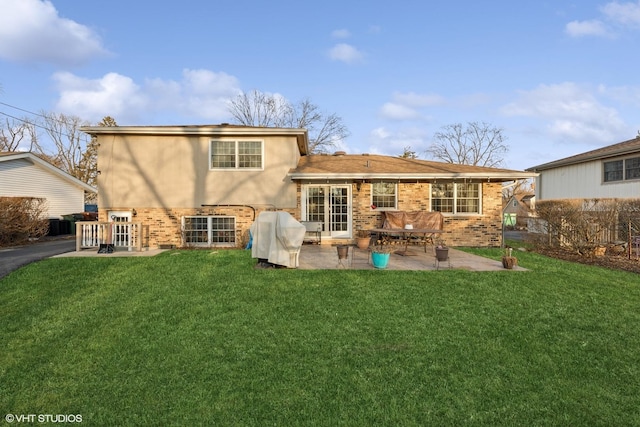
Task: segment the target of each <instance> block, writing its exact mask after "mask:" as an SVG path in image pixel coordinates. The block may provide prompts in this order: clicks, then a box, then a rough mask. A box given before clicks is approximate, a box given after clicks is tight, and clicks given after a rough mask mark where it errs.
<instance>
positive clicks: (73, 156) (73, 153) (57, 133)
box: [39, 112, 91, 182]
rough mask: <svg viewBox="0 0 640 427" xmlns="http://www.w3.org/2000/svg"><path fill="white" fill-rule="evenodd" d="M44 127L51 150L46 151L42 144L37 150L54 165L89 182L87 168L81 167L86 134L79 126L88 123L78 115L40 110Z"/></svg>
mask: <svg viewBox="0 0 640 427" xmlns="http://www.w3.org/2000/svg"><path fill="white" fill-rule="evenodd" d="M41 116H42V118H43V121H44V124H43V125H42V127H44V128H45V130H46V132H47V134H48V135H49V138H50V139H51V142H52V143H53V148H54V149H53V151H48V150H46V149H45V148H44V147H42V145H39V150H40V151H41V153H42V154H44V155H45V156H46V157H47V158H48V159H49V160H50V161H51V163H53V164H54V165H55V166H57V167H59V168H60V169H62V170H63V171H65V172H67V173H68V174H69V175H72V176H74V177H76V178H78V179H79V180H80V181H83V182H89V181H90V179H91V177H90V174H89V172H88V170H87V168H84V167H82V158H83V155H84V152H85V150H86V146H87V142H86V135H85V134H84V133H82V132H81V131H80V127H81V126H86V125H88V124H89V123H88V122H86V121H84V120H82V119H81V118H79V117H75V116H67V115H65V114H62V113H60V114H56V113H48V112H42V114H41Z"/></svg>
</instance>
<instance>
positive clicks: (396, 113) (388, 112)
mask: <svg viewBox="0 0 640 427" xmlns="http://www.w3.org/2000/svg"><path fill="white" fill-rule="evenodd" d="M380 115H381V116H382V117H384V118H386V119H391V120H414V119H418V118H420V112H419V111H417V110H416V109H414V108H411V107H408V106H406V105H401V104H396V103H393V102H387V103H385V104H384V105H383V106H382V108H380Z"/></svg>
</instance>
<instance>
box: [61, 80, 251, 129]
mask: <svg viewBox="0 0 640 427" xmlns="http://www.w3.org/2000/svg"><path fill="white" fill-rule="evenodd" d="M54 80H55V81H56V83H57V87H58V89H59V91H60V99H59V100H58V103H57V110H59V111H61V112H65V113H68V114H73V115H76V116H79V117H82V118H83V119H86V120H90V121H92V122H97V121H99V120H101V119H102V118H103V117H104V116H107V115H109V116H112V117H113V118H115V119H116V121H117V122H118V123H119V124H131V123H135V122H137V121H139V120H144V121H145V122H147V123H148V122H153V115H154V114H164V115H169V116H172V117H176V116H188V117H194V116H195V117H200V118H202V119H205V120H207V121H213V122H215V121H221V120H228V118H229V113H228V111H227V105H228V102H229V100H230V99H231V98H233V97H235V96H236V95H238V94H239V93H240V89H239V84H238V80H237V79H236V78H235V77H233V76H231V75H228V74H225V73H215V72H213V71H209V70H189V69H185V70H183V72H182V79H181V80H180V81H175V80H163V79H158V78H156V79H148V80H146V81H144V82H143V84H142V85H139V84H136V83H135V82H134V81H133V80H132V79H131V78H129V77H127V76H123V75H121V74H117V73H108V74H105V75H104V76H103V77H101V78H98V79H86V78H82V77H78V76H75V75H73V74H71V73H68V72H65V73H57V74H55V75H54Z"/></svg>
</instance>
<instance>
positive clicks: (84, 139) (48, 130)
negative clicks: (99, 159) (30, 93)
mask: <svg viewBox="0 0 640 427" xmlns="http://www.w3.org/2000/svg"><path fill="white" fill-rule="evenodd" d="M0 105H5V106H7V107H10V108H13V109H16V110H19V111H23V112H25V113H29V114H33V115H34V116H38V117H42V118H43V119H46V120H55V121H57V122H59V123H60V124H63V125H64V124H66V123H65V122H64V120H60V119H58V118H57V117H48V116H45V115H43V114H39V113H34V112H33V111H29V110H25V109H24V108H20V107H16V106H15V105H11V104H7V103H6V102H0ZM0 114H2V115H3V116H7V117H11V118H12V119H14V120H18V121H20V122H22V123H26V124H29V125H33V126H35V127H38V128H40V129H44V130H45V131H47V132H50V133H54V134H56V133H60V135H63V136H66V137H67V138H69V139H73V137H72V136H71V135H69V134H66V133H63V132H58V131H57V130H55V129H51V128H48V127H46V126H43V125H41V124H39V123H37V122H35V121H33V122H32V121H30V120H26V119H23V118H20V117H16V116H13V115H11V114H7V113H5V112H3V111H0ZM80 136H82V137H83V138H82V140H83V141H84V142H85V143H89V138H88V137H87V136H86V135H83V134H81V135H80Z"/></svg>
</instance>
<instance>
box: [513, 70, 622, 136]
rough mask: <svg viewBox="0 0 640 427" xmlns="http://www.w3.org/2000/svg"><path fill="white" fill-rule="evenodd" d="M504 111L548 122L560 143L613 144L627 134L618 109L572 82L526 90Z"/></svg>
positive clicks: (553, 134) (549, 130) (551, 133)
mask: <svg viewBox="0 0 640 427" xmlns="http://www.w3.org/2000/svg"><path fill="white" fill-rule="evenodd" d="M502 112H503V113H504V114H506V115H509V116H524V117H533V118H537V119H540V120H542V121H545V122H547V123H548V125H547V128H546V129H547V132H548V133H549V135H550V136H551V138H552V139H554V140H558V141H570V142H576V143H588V144H601V143H609V144H610V143H611V141H615V140H616V139H618V138H619V137H620V135H624V133H625V132H626V125H625V123H624V121H623V120H622V119H621V118H620V117H619V115H618V112H617V110H615V109H613V108H610V107H607V106H605V105H603V104H602V103H600V102H599V101H598V99H597V98H596V97H595V96H594V94H593V93H592V92H591V91H590V90H589V89H588V88H584V87H581V86H579V85H577V84H575V83H570V82H568V83H561V84H554V85H540V86H538V87H537V88H535V89H533V90H530V91H522V92H521V93H520V97H519V99H518V100H516V101H515V102H513V103H511V104H508V105H506V106H504V107H503V109H502Z"/></svg>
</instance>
